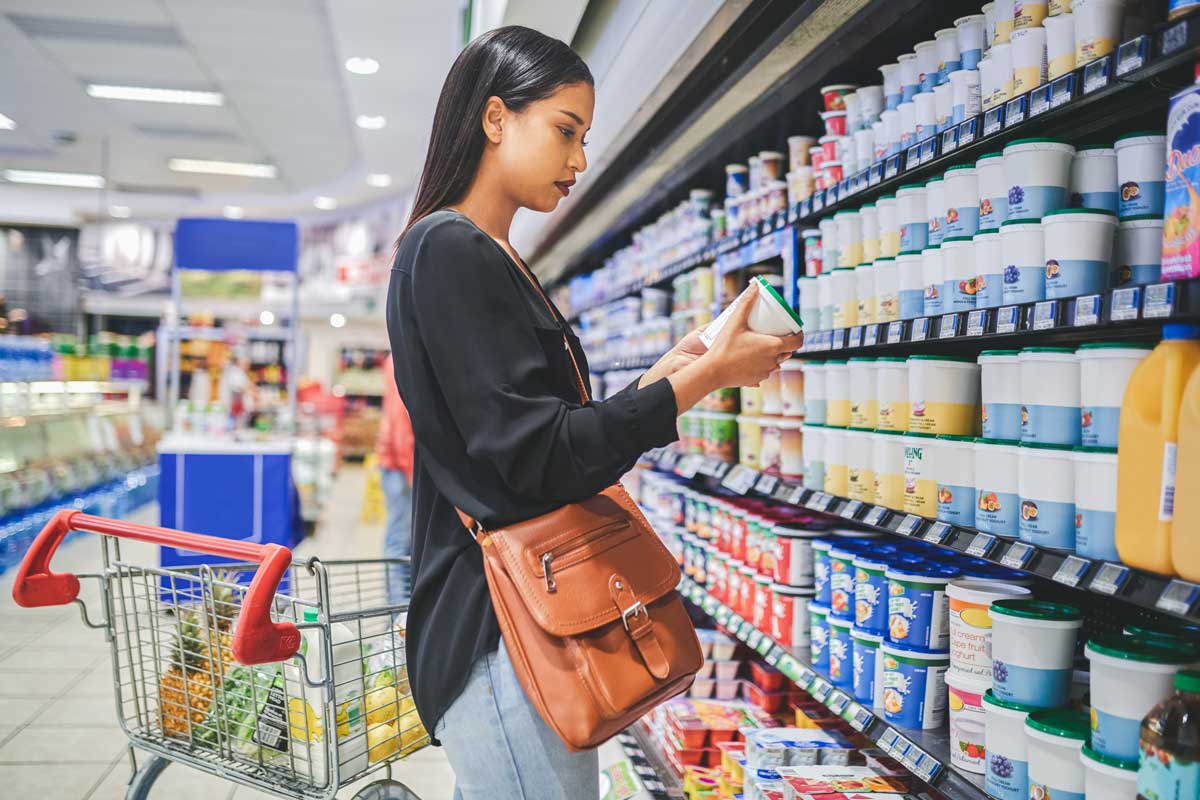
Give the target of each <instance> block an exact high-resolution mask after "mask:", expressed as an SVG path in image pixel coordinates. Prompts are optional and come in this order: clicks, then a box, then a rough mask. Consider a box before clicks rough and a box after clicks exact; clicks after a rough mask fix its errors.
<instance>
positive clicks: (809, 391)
mask: <svg viewBox="0 0 1200 800" xmlns="http://www.w3.org/2000/svg"><path fill="white" fill-rule="evenodd" d="M788 363H791V362H788ZM801 368H802V369H803V370H804V421H805V422H811V423H813V424H815V425H824V424H825V419H826V414H827V405H826V403H827V400H828V397H829V395H828V389H827V386H826V376H825V364H824V363H823V362H821V361H802V362H801Z"/></svg>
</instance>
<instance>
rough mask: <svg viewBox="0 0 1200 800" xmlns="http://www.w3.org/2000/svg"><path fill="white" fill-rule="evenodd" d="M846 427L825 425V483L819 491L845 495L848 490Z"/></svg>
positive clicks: (839, 495) (838, 495) (840, 495)
mask: <svg viewBox="0 0 1200 800" xmlns="http://www.w3.org/2000/svg"><path fill="white" fill-rule="evenodd" d="M846 445H847V441H846V429H845V428H834V427H830V426H826V427H825V484H824V486H822V487H821V491H823V492H828V493H829V494H832V495H836V496H837V497H845V496H846V494H847V493H848V492H849V490H850V474H849V461H848V459H847V456H846Z"/></svg>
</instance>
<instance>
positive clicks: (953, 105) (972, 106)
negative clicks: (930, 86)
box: [950, 67, 983, 125]
mask: <svg viewBox="0 0 1200 800" xmlns="http://www.w3.org/2000/svg"><path fill="white" fill-rule="evenodd" d="M982 111H983V99H982V90H981V88H980V76H979V70H977V69H975V68H973V67H972V68H971V69H960V70H957V71H955V72H951V73H950V124H951V125H958V124H960V123H963V122H966V121H967V120H968V119H970V118H971V117H974V116H977V115H978V114H979V113H980V112H982Z"/></svg>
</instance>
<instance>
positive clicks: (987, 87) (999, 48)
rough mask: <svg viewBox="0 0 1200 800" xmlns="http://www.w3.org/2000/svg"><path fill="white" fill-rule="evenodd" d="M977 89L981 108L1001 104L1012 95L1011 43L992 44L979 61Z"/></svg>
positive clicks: (985, 109)
mask: <svg viewBox="0 0 1200 800" xmlns="http://www.w3.org/2000/svg"><path fill="white" fill-rule="evenodd" d="M979 90H980V95H981V105H982V106H983V110H984V111H987V110H988V109H989V108H994V107H995V106H999V105H1003V104H1004V103H1006V102H1008V101H1009V100H1010V99H1011V98H1012V96H1013V65H1012V45H1011V44H1009V43H1008V42H1007V41H1006V42H1003V43H1001V44H996V45H993V46H992V48H991V49H990V50H988V53H987V56H985V57H984V59H983V60H982V61H980V62H979Z"/></svg>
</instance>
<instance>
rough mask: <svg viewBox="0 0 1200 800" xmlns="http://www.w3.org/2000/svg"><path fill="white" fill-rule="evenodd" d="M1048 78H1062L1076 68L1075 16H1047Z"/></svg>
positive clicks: (1043, 25) (1045, 24) (1044, 25)
mask: <svg viewBox="0 0 1200 800" xmlns="http://www.w3.org/2000/svg"><path fill="white" fill-rule="evenodd" d="M1042 27H1044V28H1045V29H1046V79H1047V80H1051V81H1052V80H1054V79H1055V78H1061V77H1062V76H1063V75H1066V74H1067V73H1068V72H1071V71H1072V70H1074V69H1075V16H1074V15H1073V14H1069V13H1068V14H1059V15H1057V16H1053V17H1046V21H1045V22H1044V23H1043V24H1042Z"/></svg>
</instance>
